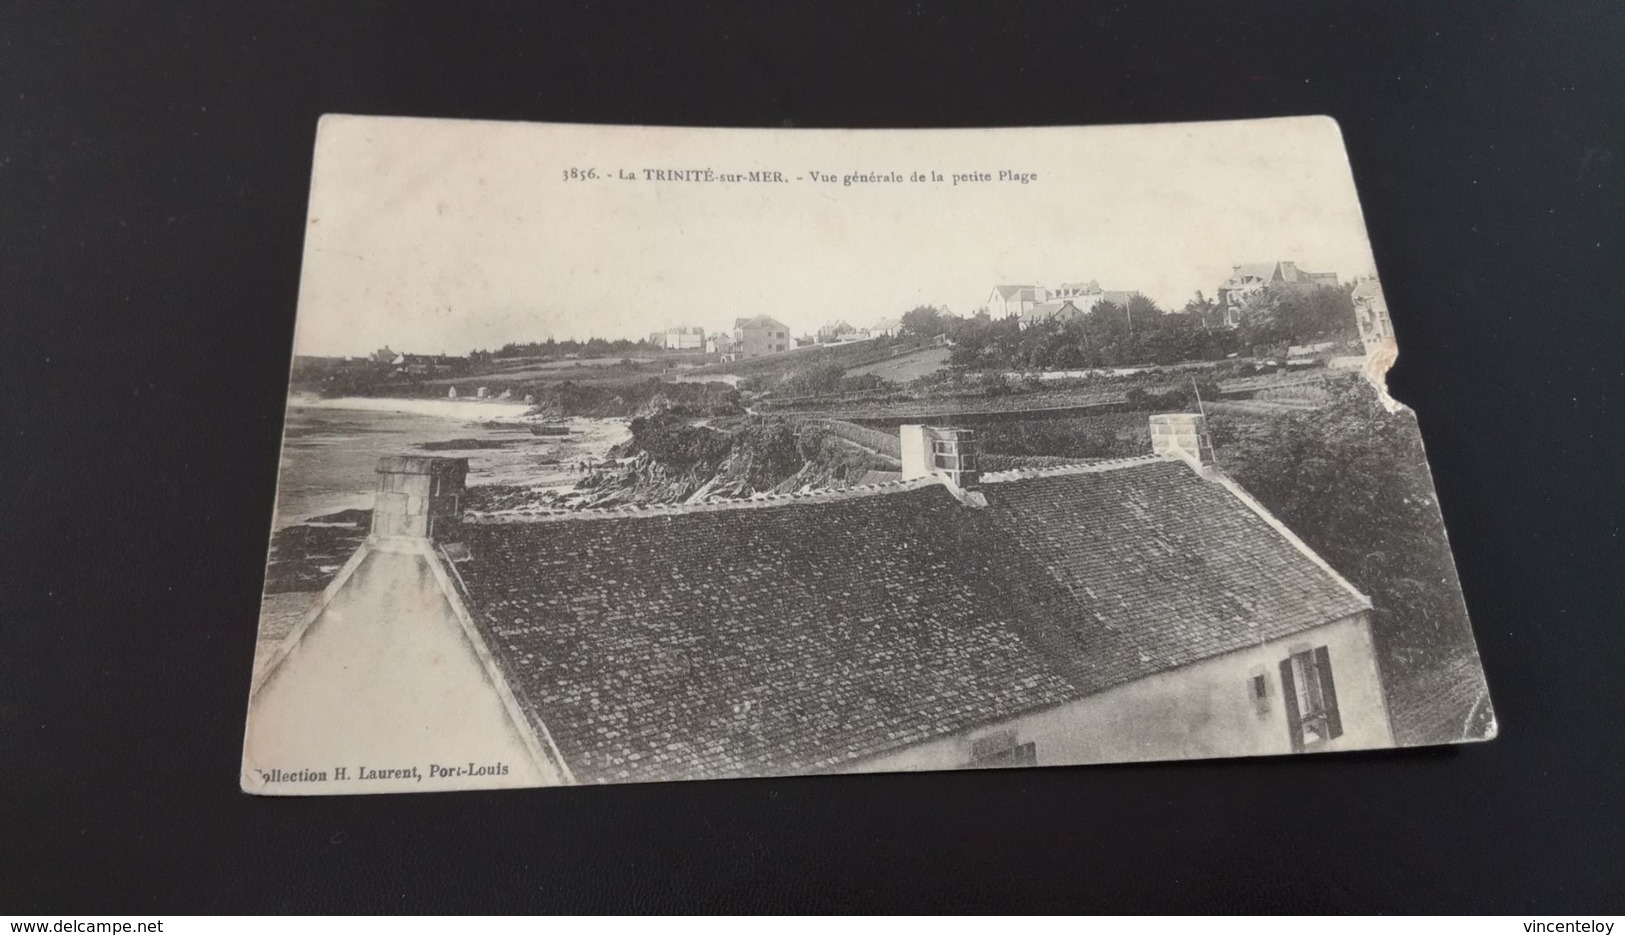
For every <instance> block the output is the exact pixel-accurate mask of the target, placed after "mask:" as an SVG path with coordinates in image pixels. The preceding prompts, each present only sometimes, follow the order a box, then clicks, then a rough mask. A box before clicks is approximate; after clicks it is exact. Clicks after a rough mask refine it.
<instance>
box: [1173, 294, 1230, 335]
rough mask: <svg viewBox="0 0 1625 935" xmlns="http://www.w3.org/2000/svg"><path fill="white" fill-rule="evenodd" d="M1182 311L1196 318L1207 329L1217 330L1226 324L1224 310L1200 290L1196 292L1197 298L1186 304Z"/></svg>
mask: <svg viewBox="0 0 1625 935" xmlns="http://www.w3.org/2000/svg"><path fill="white" fill-rule="evenodd" d="M1181 311H1183V312H1184V313H1185V314H1186V315H1190V316H1192V317H1193V318H1195V319H1196V321H1197V323H1198V324H1199V325H1200V326H1201V327H1202V328H1205V329H1212V328H1217V327H1218V326H1220V325H1222V324H1224V310H1223V309H1221V308H1219V303H1218V302H1215V301H1214V300H1212V299H1210V298H1207V297H1206V296H1204V295H1202V292H1201V290H1200V289H1198V290H1197V292H1196V298H1194V299H1191V300H1190V301H1188V302H1186V303H1185V307H1184V308H1183V309H1181Z"/></svg>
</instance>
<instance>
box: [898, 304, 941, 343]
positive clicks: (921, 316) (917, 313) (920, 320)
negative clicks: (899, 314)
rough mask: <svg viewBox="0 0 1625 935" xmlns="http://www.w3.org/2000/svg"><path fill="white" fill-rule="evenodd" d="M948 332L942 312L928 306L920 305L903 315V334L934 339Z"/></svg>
mask: <svg viewBox="0 0 1625 935" xmlns="http://www.w3.org/2000/svg"><path fill="white" fill-rule="evenodd" d="M947 330H948V324H947V321H946V320H945V319H944V316H943V314H942V312H941V311H940V310H938V309H936V308H933V307H932V306H930V305H921V306H919V307H917V308H913V309H910V310H909V311H906V312H904V313H903V333H904V334H912V335H917V336H919V337H922V338H934V337H936V336H937V335H939V334H943V333H945V332H946V331H947Z"/></svg>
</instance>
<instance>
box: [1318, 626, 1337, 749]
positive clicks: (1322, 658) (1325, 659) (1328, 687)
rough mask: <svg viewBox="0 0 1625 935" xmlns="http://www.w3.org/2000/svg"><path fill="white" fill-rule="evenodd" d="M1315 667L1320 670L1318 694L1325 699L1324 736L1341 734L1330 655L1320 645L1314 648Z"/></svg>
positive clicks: (1333, 738) (1332, 736)
mask: <svg viewBox="0 0 1625 935" xmlns="http://www.w3.org/2000/svg"><path fill="white" fill-rule="evenodd" d="M1315 668H1317V669H1319V670H1320V695H1321V697H1322V698H1324V699H1325V700H1326V737H1327V739H1330V740H1335V739H1336V738H1338V737H1341V736H1343V716H1342V715H1341V714H1339V713H1338V712H1337V686H1336V685H1334V684H1333V683H1332V655H1331V653H1330V652H1328V651H1327V649H1326V647H1324V646H1322V647H1320V648H1319V649H1317V650H1315Z"/></svg>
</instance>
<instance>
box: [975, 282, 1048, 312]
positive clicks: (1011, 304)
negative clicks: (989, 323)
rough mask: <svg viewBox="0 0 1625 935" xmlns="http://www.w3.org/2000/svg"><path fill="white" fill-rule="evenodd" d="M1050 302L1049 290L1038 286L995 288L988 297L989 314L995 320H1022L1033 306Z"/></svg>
mask: <svg viewBox="0 0 1625 935" xmlns="http://www.w3.org/2000/svg"><path fill="white" fill-rule="evenodd" d="M1048 300H1049V290H1047V289H1045V288H1044V287H1043V286H1037V285H1006V286H994V287H993V292H992V293H991V294H990V295H988V297H987V312H988V314H989V315H991V316H993V317H994V318H1020V317H1021V316H1022V315H1025V314H1026V313H1027V312H1029V311H1032V308H1033V306H1035V305H1038V304H1039V303H1041V302H1045V301H1048Z"/></svg>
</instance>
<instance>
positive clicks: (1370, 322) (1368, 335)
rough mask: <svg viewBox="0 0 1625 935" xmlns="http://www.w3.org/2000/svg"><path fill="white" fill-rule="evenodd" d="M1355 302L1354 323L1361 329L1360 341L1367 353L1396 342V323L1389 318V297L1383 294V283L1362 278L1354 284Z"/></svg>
mask: <svg viewBox="0 0 1625 935" xmlns="http://www.w3.org/2000/svg"><path fill="white" fill-rule="evenodd" d="M1350 299H1352V300H1353V302H1354V324H1355V325H1356V326H1357V327H1358V328H1359V329H1360V343H1361V344H1364V345H1365V351H1366V353H1367V354H1372V353H1375V352H1376V351H1377V350H1378V349H1379V348H1382V347H1385V346H1392V345H1393V343H1394V323H1393V321H1392V320H1390V319H1389V318H1388V299H1387V298H1386V297H1384V296H1383V294H1382V283H1381V282H1379V281H1378V280H1376V279H1374V278H1373V279H1362V280H1360V281H1359V282H1358V283H1355V285H1354V292H1353V293H1352V294H1351V295H1350Z"/></svg>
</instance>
